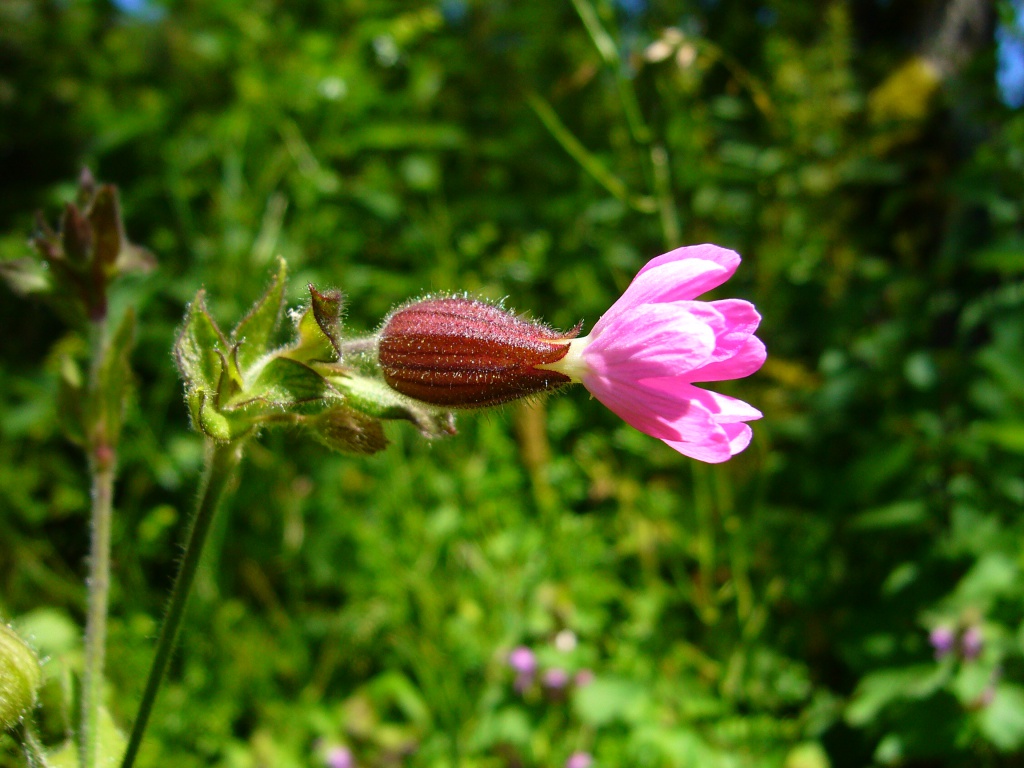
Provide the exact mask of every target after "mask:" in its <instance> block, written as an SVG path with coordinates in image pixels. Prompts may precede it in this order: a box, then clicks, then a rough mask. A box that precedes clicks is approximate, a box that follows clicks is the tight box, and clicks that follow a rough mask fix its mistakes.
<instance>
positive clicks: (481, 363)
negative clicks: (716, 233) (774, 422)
mask: <svg viewBox="0 0 1024 768" xmlns="http://www.w3.org/2000/svg"><path fill="white" fill-rule="evenodd" d="M739 263H740V257H739V255H738V254H736V253H735V252H734V251H729V250H726V249H724V248H719V247H718V246H716V245H695V246H689V247H686V248H677V249H676V250H674V251H671V252H669V253H666V254H664V255H662V256H659V257H657V258H656V259H653V260H652V261H650V262H648V263H647V265H646V266H645V267H644V268H643V269H641V270H640V272H639V273H638V274H637V276H636V277H635V278H634V280H633V282H632V284H631V285H630V286H629V288H628V289H627V290H626V292H625V293H624V294H623V295H622V296H621V297H620V298H619V300H618V301H616V302H615V304H613V305H612V307H611V309H609V310H608V311H607V312H605V314H604V316H602V317H601V319H600V320H598V321H597V324H596V325H595V326H594V328H593V330H592V331H591V332H590V335H589V336H586V337H584V338H576V336H577V334H578V332H579V328H575V329H573V330H571V331H568V332H559V331H556V330H553V329H551V328H548V327H547V326H544V325H541V324H540V323H535V322H531V321H528V320H523V319H522V318H519V317H516V316H515V315H513V314H512V313H510V312H507V311H505V310H504V309H501V308H499V307H494V306H491V305H489V304H485V303H483V302H480V301H475V300H472V299H467V298H458V297H453V298H427V299H423V300H420V301H416V302H413V303H411V304H408V305H406V306H404V307H401V308H399V309H398V310H396V311H395V312H393V313H392V314H391V315H390V316H389V317H388V319H387V320H386V321H385V323H384V327H383V328H382V329H381V332H380V334H379V336H378V341H377V351H378V359H379V362H380V367H381V371H382V372H383V374H384V379H385V381H386V382H387V383H388V384H389V385H390V386H391V387H392V388H394V389H396V390H398V391H399V392H401V393H402V394H404V395H407V396H408V397H411V398H414V399H417V400H421V401H423V402H426V403H431V404H433V405H438V406H443V407H445V408H474V407H484V406H490V405H497V404H499V403H503V402H507V401H509V400H514V399H516V398H519V397H525V396H528V395H533V394H539V393H544V392H549V391H551V390H553V389H556V388H558V387H561V386H563V385H565V384H569V383H571V382H577V383H581V384H583V386H584V387H586V388H587V389H588V390H590V392H591V394H592V395H594V397H596V398H597V399H598V400H600V401H601V402H602V403H604V404H605V405H606V406H608V408H610V409H611V410H612V411H613V412H615V413H616V414H618V415H619V416H621V417H622V418H623V419H624V420H625V421H626V422H627V423H628V424H631V425H632V426H634V427H636V428H637V429H639V430H640V431H641V432H646V433H647V434H649V435H651V436H652V437H657V438H659V439H660V440H663V441H664V442H665V443H667V444H668V445H670V446H671V447H672V448H674V449H676V450H677V451H679V452H680V453H683V454H685V455H687V456H691V457H693V458H695V459H700V460H701V461H707V462H720V461H725V460H726V459H728V458H730V457H731V456H733V455H735V454H737V453H739V452H740V451H742V450H743V449H744V448H746V447H747V445H748V444H749V443H750V438H751V430H750V427H748V426H747V425H746V423H745V422H747V421H752V420H754V419H759V418H761V412H760V411H758V410H756V409H755V408H752V407H751V406H749V405H747V404H746V403H744V402H743V401H741V400H737V399H736V398H732V397H727V396H725V395H719V394H716V393H714V392H709V391H708V390H705V389H700V388H698V387H695V386H694V384H695V383H697V382H711V381H722V380H725V379H736V378H740V377H743V376H749V375H750V374H751V373H753V372H754V371H756V370H757V369H758V368H760V367H761V365H762V364H763V363H764V359H765V348H764V344H762V343H761V342H760V340H759V339H758V338H757V337H756V336H754V331H755V330H757V326H758V323H760V321H761V316H760V315H758V313H757V310H755V309H754V306H753V305H752V304H750V303H749V302H747V301H741V300H738V299H725V300H722V301H711V302H706V301H697V300H696V298H697V296H699V295H700V294H702V293H704V292H705V291H709V290H711V289H712V288H716V287H717V286H719V285H721V284H722V283H724V282H725V281H726V280H728V279H729V277H731V276H732V274H733V272H735V271H736V267H737V266H739Z"/></svg>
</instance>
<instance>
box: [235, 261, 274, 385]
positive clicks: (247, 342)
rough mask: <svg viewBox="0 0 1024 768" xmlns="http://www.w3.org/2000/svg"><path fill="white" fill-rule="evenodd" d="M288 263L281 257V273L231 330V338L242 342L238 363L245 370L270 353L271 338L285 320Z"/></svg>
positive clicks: (239, 343)
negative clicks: (283, 316)
mask: <svg viewBox="0 0 1024 768" xmlns="http://www.w3.org/2000/svg"><path fill="white" fill-rule="evenodd" d="M287 271H288V265H287V264H286V262H285V260H284V259H283V258H281V257H278V259H277V272H275V273H274V276H273V277H272V278H271V281H270V285H269V286H268V287H267V290H266V291H265V292H264V293H263V295H262V296H261V297H260V298H259V299H258V300H257V302H256V303H255V304H254V305H253V307H252V309H250V310H249V313H248V314H247V315H246V316H245V317H243V318H242V320H241V322H239V323H238V325H237V326H235V329H234V330H233V331H232V332H231V339H232V341H234V342H235V343H236V344H237V345H238V355H237V360H238V366H239V368H240V370H242V371H245V370H246V369H248V368H249V366H251V365H252V364H253V363H255V362H256V361H257V360H259V359H260V358H261V357H263V356H264V355H265V354H267V352H268V351H269V350H268V347H269V345H270V341H271V338H272V336H273V334H274V331H275V330H276V329H277V324H278V322H280V320H281V310H282V308H283V307H284V289H285V279H286V276H287Z"/></svg>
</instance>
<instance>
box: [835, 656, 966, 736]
mask: <svg viewBox="0 0 1024 768" xmlns="http://www.w3.org/2000/svg"><path fill="white" fill-rule="evenodd" d="M946 674H947V673H946V671H945V669H944V668H943V667H941V666H939V665H937V664H918V665H915V666H911V667H900V668H897V669H882V670H879V671H877V672H872V673H871V674H869V675H867V676H866V677H863V678H861V681H860V684H859V685H858V686H857V690H856V691H854V694H853V698H852V699H851V701H850V704H849V706H847V708H846V721H847V722H848V723H849V724H850V725H852V726H854V727H860V726H864V725H867V724H868V723H871V722H872V721H874V720H875V719H876V718H877V717H878V715H879V713H880V712H881V711H882V710H883V709H885V708H886V707H888V706H889V705H890V704H892V703H893V702H896V701H899V700H902V699H922V698H924V697H926V696H930V695H931V694H933V693H934V692H935V691H937V690H938V689H939V688H940V687H941V686H942V684H943V683H944V682H945V681H946Z"/></svg>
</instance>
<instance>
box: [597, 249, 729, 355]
mask: <svg viewBox="0 0 1024 768" xmlns="http://www.w3.org/2000/svg"><path fill="white" fill-rule="evenodd" d="M728 278H729V273H728V270H726V269H725V268H724V267H722V266H720V265H718V264H716V263H714V262H712V261H706V260H703V259H686V260H684V261H677V262H673V263H671V264H665V265H664V266H661V267H658V268H657V269H652V270H649V271H645V272H644V273H642V274H640V275H637V276H636V278H634V280H633V282H632V283H630V285H629V287H628V288H627V289H626V292H625V293H624V294H622V296H620V297H619V300H618V301H616V302H615V303H614V304H612V306H611V308H610V309H609V310H608V311H607V312H605V313H604V315H602V316H601V319H600V320H598V321H597V322H596V323H595V324H594V328H593V330H592V331H591V332H590V333H591V335H592V336H593V335H596V334H599V333H602V332H603V331H604V328H605V326H606V325H608V324H609V323H610V322H612V321H613V320H615V319H616V318H617V317H620V316H622V315H624V314H627V313H628V312H629V311H630V310H632V309H633V308H634V307H638V306H640V305H641V304H663V303H667V302H671V301H684V300H688V299H694V298H696V297H697V296H700V295H701V294H702V293H704V292H706V291H710V290H711V289H712V288H715V287H717V286H719V285H721V284H722V283H724V282H725V281H726V280H727V279H728Z"/></svg>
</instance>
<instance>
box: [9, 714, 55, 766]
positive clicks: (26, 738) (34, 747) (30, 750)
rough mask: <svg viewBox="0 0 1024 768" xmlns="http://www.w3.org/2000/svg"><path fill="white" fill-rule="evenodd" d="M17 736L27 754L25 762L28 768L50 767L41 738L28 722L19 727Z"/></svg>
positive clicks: (23, 752) (22, 749) (24, 752)
mask: <svg viewBox="0 0 1024 768" xmlns="http://www.w3.org/2000/svg"><path fill="white" fill-rule="evenodd" d="M16 738H17V739H18V741H19V742H20V743H21V751H22V754H23V755H24V756H25V764H26V765H27V766H28V768H48V765H49V764H48V763H47V762H46V757H45V753H44V751H43V746H42V744H40V743H39V739H38V738H36V735H35V733H34V732H33V731H32V729H31V727H29V726H28V725H27V724H26V723H22V724H21V725H20V726H19V727H18V731H17V733H16Z"/></svg>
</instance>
